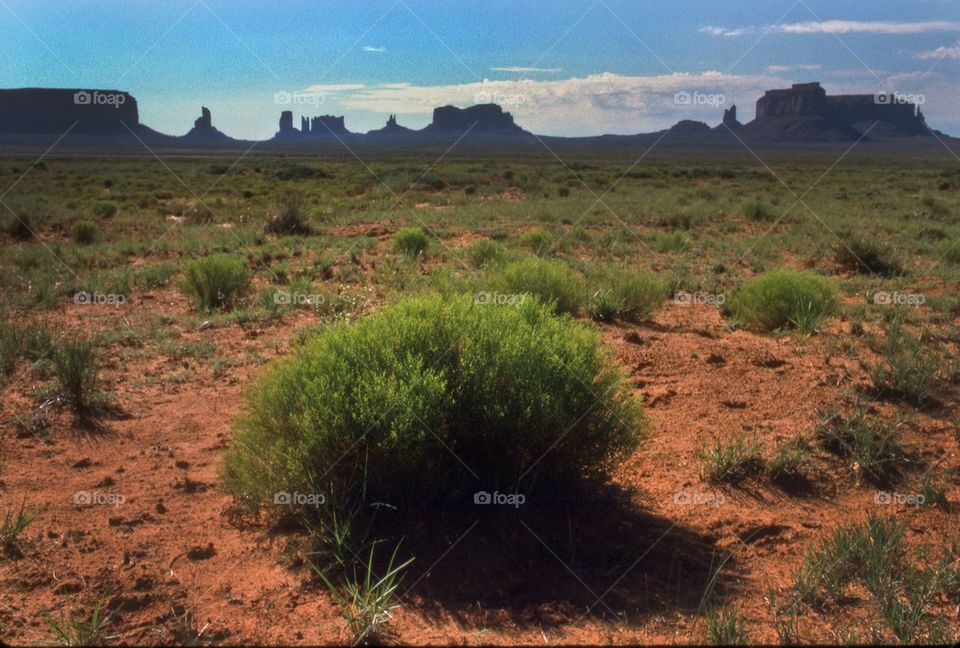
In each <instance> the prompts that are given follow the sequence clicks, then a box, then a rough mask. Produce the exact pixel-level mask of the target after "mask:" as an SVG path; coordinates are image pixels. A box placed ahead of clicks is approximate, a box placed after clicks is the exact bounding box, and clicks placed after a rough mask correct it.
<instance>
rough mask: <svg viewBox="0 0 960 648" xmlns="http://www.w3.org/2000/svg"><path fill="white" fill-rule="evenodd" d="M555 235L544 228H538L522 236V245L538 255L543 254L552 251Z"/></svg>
mask: <svg viewBox="0 0 960 648" xmlns="http://www.w3.org/2000/svg"><path fill="white" fill-rule="evenodd" d="M553 240H554V239H553V235H552V234H551V233H550V232H548V231H547V230H545V229H543V228H536V229H532V230H530V231H528V232H526V233H525V234H524V235H523V236H521V237H520V245H522V246H523V247H525V248H527V249H529V250H530V251H531V252H533V253H534V254H536V255H537V256H543V255H545V254H546V253H547V252H549V251H550V247H551V246H552V245H553Z"/></svg>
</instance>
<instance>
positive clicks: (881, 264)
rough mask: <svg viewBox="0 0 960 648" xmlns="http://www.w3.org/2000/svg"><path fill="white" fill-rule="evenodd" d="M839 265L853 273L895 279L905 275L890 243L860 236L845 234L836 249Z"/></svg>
mask: <svg viewBox="0 0 960 648" xmlns="http://www.w3.org/2000/svg"><path fill="white" fill-rule="evenodd" d="M834 250H835V255H836V260H837V263H838V264H839V265H840V266H841V267H843V268H846V269H848V270H851V271H853V272H861V273H865V274H875V275H880V276H883V277H893V276H896V275H901V274H903V273H904V268H903V264H902V263H901V262H900V260H899V259H898V258H897V256H896V252H895V251H894V250H893V248H892V247H891V246H890V244H889V243H885V242H881V241H878V240H877V239H876V238H867V237H865V236H862V235H860V234H851V233H847V234H845V235H844V236H843V237H842V238H841V240H840V241H838V242H837V244H836V247H835V248H834Z"/></svg>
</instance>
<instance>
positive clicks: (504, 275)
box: [494, 257, 586, 314]
mask: <svg viewBox="0 0 960 648" xmlns="http://www.w3.org/2000/svg"><path fill="white" fill-rule="evenodd" d="M494 282H495V283H496V284H497V286H498V288H500V289H502V290H503V291H504V292H509V293H529V294H531V295H535V296H537V297H538V298H539V299H540V300H541V301H543V302H544V303H548V304H552V305H553V307H554V310H556V312H558V313H570V314H575V313H576V312H577V311H579V310H580V308H581V307H582V306H583V304H584V300H585V296H586V289H585V287H584V284H583V280H582V279H581V278H580V276H579V275H577V274H576V273H575V272H574V271H573V270H571V269H570V268H568V267H567V266H565V265H563V264H561V263H559V262H555V261H547V260H544V259H540V258H537V257H531V258H528V259H524V260H523V261H518V262H516V263H512V264H510V265H508V266H507V267H506V268H504V269H503V270H502V271H501V272H500V273H499V274H498V275H497V277H496V278H495V279H494Z"/></svg>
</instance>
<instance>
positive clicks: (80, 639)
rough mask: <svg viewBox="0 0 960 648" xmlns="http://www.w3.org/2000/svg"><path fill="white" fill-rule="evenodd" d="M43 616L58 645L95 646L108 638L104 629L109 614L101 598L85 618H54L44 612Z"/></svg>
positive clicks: (109, 619)
mask: <svg viewBox="0 0 960 648" xmlns="http://www.w3.org/2000/svg"><path fill="white" fill-rule="evenodd" d="M43 618H44V621H45V622H46V624H47V627H48V628H50V632H52V633H53V638H54V643H55V644H56V645H58V646H69V647H73V646H96V645H98V644H102V643H103V642H104V641H105V640H106V639H108V638H110V637H107V636H106V629H107V626H108V625H109V624H110V621H111V615H110V614H108V613H107V611H106V605H105V603H104V601H102V600H101V601H100V602H98V603H97V605H96V607H94V608H93V611H92V612H91V613H90V616H89V618H86V619H82V618H77V617H76V616H71V617H63V616H61V617H60V619H54V618H53V617H52V616H50V615H49V614H44V617H43Z"/></svg>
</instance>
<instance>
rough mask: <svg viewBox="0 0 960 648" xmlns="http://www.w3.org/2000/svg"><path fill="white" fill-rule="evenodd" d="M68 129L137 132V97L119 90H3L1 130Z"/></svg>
mask: <svg viewBox="0 0 960 648" xmlns="http://www.w3.org/2000/svg"><path fill="white" fill-rule="evenodd" d="M128 129H129V130H128ZM68 130H69V131H70V132H71V133H73V134H92V135H111V134H123V135H129V131H130V130H132V131H134V132H138V131H140V114H139V111H138V109H137V100H136V99H134V98H133V97H132V96H131V95H130V94H129V93H127V92H121V91H119V90H84V89H50V88H22V89H16V90H0V133H17V134H57V135H62V134H64V133H66V132H67V131H68Z"/></svg>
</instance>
